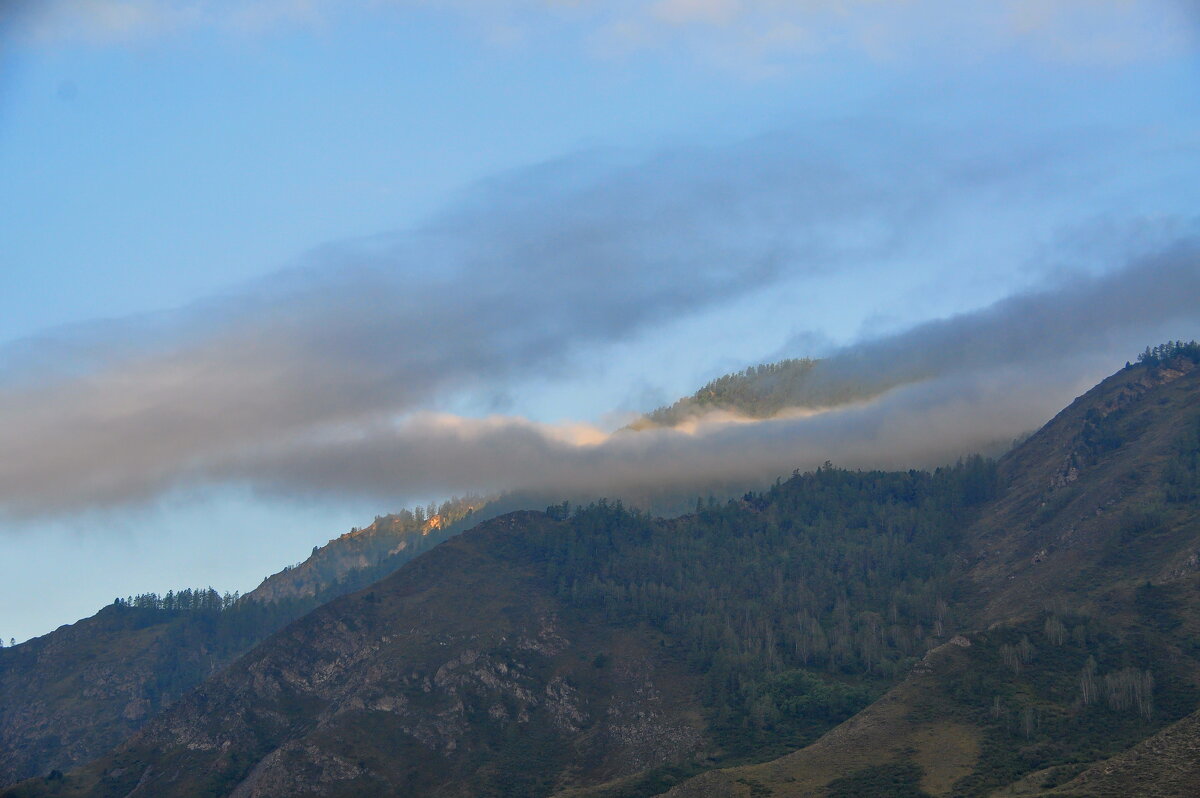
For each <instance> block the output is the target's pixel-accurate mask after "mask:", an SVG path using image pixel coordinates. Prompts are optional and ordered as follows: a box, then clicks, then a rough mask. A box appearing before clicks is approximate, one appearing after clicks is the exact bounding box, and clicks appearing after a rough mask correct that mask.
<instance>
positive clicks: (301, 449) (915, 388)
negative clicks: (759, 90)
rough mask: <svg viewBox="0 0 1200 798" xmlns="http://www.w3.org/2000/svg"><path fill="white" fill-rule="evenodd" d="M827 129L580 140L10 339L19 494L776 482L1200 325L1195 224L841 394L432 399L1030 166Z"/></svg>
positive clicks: (839, 356) (517, 370)
mask: <svg viewBox="0 0 1200 798" xmlns="http://www.w3.org/2000/svg"><path fill="white" fill-rule="evenodd" d="M863 135H867V134H863ZM806 144H807V145H811V144H812V142H805V141H801V140H799V139H798V138H797V137H794V136H779V137H772V138H764V139H761V140H756V141H754V142H750V143H747V144H742V145H737V146H734V147H729V148H725V149H714V150H694V151H693V150H688V151H675V152H666V153H663V154H661V155H659V156H657V157H655V158H651V159H648V160H643V161H639V162H636V163H621V162H620V161H619V159H616V158H612V157H609V156H603V155H591V156H587V157H579V158H574V159H566V160H563V161H560V162H556V163H552V164H547V165H544V166H542V167H539V168H536V169H528V170H523V171H519V172H515V173H513V174H510V175H507V176H505V177H503V178H501V179H497V180H494V181H491V182H489V183H486V184H484V185H481V186H478V187H476V188H475V189H474V190H473V191H471V192H468V194H466V195H465V196H464V197H463V198H462V200H461V201H460V202H459V203H458V204H456V205H455V206H454V207H452V208H449V209H447V210H446V211H445V212H444V213H443V214H441V215H440V216H438V217H437V218H435V219H433V220H432V221H430V222H429V223H428V224H427V225H425V226H424V227H422V228H421V229H419V230H416V231H413V232H410V233H404V234H396V235H392V236H385V237H379V238H376V239H370V240H365V241H357V242H352V243H348V244H338V245H331V246H327V247H324V248H322V249H320V250H317V251H315V252H313V253H312V254H311V255H310V256H308V257H307V258H306V259H305V260H304V262H303V263H302V264H301V265H300V266H298V267H296V268H294V269H292V270H290V271H288V272H285V273H282V274H277V275H275V276H273V277H271V278H270V279H268V280H263V281H261V282H260V283H258V284H256V285H253V286H250V287H247V288H244V289H242V290H240V291H236V292H233V293H230V294H229V295H226V296H223V297H217V298H214V299H211V300H209V301H207V302H204V303H201V304H198V305H196V306H194V307H192V308H189V309H187V310H185V311H182V312H178V313H172V314H164V315H162V316H159V317H154V318H145V319H135V320H124V321H117V322H109V323H98V324H93V325H87V326H84V327H80V328H76V329H72V330H65V331H55V332H52V333H48V334H46V335H44V336H41V337H39V338H38V339H36V340H31V341H26V342H23V343H19V344H15V345H11V346H9V347H8V348H7V349H6V350H4V351H0V451H3V452H4V453H5V457H4V458H3V460H2V461H0V511H2V512H4V513H6V514H7V515H8V516H9V517H30V516H44V515H53V514H59V513H69V512H74V511H78V510H86V509H90V508H96V507H104V506H110V505H115V504H120V503H125V502H131V501H144V500H147V499H152V498H153V497H155V496H157V495H160V494H162V493H163V492H165V491H168V490H171V489H173V488H177V487H181V486H195V485H204V484H212V483H218V484H219V483H228V482H238V483H248V484H249V485H251V486H253V487H256V488H259V489H262V490H265V491H270V492H274V493H280V494H284V495H310V494H317V495H332V496H337V495H344V494H361V495H369V496H378V497H380V499H381V500H382V501H384V502H386V503H387V504H388V505H393V504H395V503H396V501H398V500H403V499H405V498H407V497H420V496H428V495H430V494H436V495H442V494H449V493H454V492H465V491H472V490H473V491H490V490H495V489H505V488H535V489H536V488H541V487H551V488H553V487H558V486H562V487H563V488H567V487H572V488H584V487H586V488H590V489H595V490H606V489H607V488H608V486H620V485H622V484H638V483H643V484H644V483H646V482H647V481H658V482H663V483H667V482H672V481H677V482H678V481H690V480H694V479H707V478H710V477H721V478H729V477H737V476H740V475H747V476H752V477H757V476H759V475H762V476H764V477H768V478H769V477H770V476H771V475H773V474H778V473H788V472H790V471H791V470H792V468H796V467H807V466H810V465H813V464H817V463H820V462H822V461H823V460H825V459H832V460H835V461H836V462H838V463H842V464H846V465H863V466H868V465H907V464H929V463H933V462H937V461H938V460H939V459H945V458H948V457H951V456H953V455H954V454H956V453H958V452H962V451H968V450H970V449H971V448H973V447H976V446H978V445H980V444H982V443H987V442H991V441H994V440H995V439H997V438H1004V437H1011V436H1013V435H1016V434H1018V433H1020V432H1022V431H1024V430H1026V429H1028V428H1030V427H1033V426H1036V425H1038V424H1040V423H1041V422H1043V421H1044V420H1045V419H1046V418H1047V417H1048V416H1049V415H1050V414H1051V413H1052V412H1053V411H1054V410H1056V409H1057V408H1058V407H1060V406H1061V405H1062V404H1063V403H1064V402H1065V401H1066V400H1068V399H1069V398H1070V397H1071V396H1073V395H1074V393H1072V392H1078V390H1080V389H1081V387H1086V385H1083V383H1088V382H1093V381H1095V379H1097V378H1099V377H1101V376H1103V375H1104V374H1106V373H1108V372H1109V371H1111V370H1112V369H1113V368H1114V364H1115V365H1119V364H1120V362H1122V361H1123V360H1124V359H1125V358H1127V357H1130V356H1132V354H1133V353H1134V352H1136V351H1139V350H1140V349H1141V348H1142V347H1143V346H1145V345H1146V344H1149V343H1155V342H1157V341H1159V340H1161V339H1163V338H1164V337H1168V336H1169V337H1172V338H1174V337H1182V336H1192V335H1196V334H1200V330H1198V329H1197V327H1198V313H1200V302H1197V298H1198V297H1200V260H1198V259H1197V252H1198V251H1200V245H1198V244H1197V242H1196V240H1195V239H1191V238H1180V239H1179V240H1178V241H1177V242H1176V243H1174V244H1173V245H1171V246H1167V247H1162V248H1160V249H1159V250H1158V251H1157V252H1156V253H1154V254H1152V255H1148V256H1142V257H1139V258H1135V259H1133V260H1132V261H1131V262H1129V263H1128V264H1127V265H1125V266H1124V267H1122V268H1119V269H1116V270H1114V271H1109V272H1107V273H1103V274H1099V275H1093V276H1078V277H1075V278H1072V279H1063V280H1061V281H1060V282H1059V283H1058V284H1057V285H1054V286H1051V287H1048V288H1045V289H1044V290H1042V291H1040V292H1034V293H1027V294H1023V295H1018V296H1013V297H1010V298H1009V299H1005V300H1003V301H1000V302H998V303H996V304H994V305H992V306H991V307H988V308H985V309H983V310H981V311H978V312H975V313H971V314H967V315H962V316H956V317H953V318H949V319H945V320H942V321H936V322H930V323H926V324H922V325H920V326H917V327H915V328H913V329H911V330H909V331H908V332H904V333H901V334H898V335H892V336H888V337H884V338H879V339H875V340H869V341H866V342H864V343H862V344H860V345H857V346H854V347H851V348H848V349H845V350H843V351H841V352H837V353H835V354H834V355H833V356H832V357H831V358H829V359H828V360H827V361H826V362H825V363H824V364H822V368H821V369H820V371H819V375H820V378H821V379H824V380H828V381H831V383H836V382H838V381H841V382H842V383H845V384H859V385H861V384H870V383H872V382H874V383H876V384H877V385H878V387H879V389H880V390H882V389H884V388H893V387H894V386H903V387H902V388H899V389H895V390H889V391H888V392H887V393H885V394H883V395H882V396H880V397H878V398H877V399H876V400H875V401H873V402H871V403H869V404H866V405H862V406H856V407H847V408H842V409H839V410H838V411H837V412H829V413H821V414H817V415H814V416H812V417H809V418H795V417H792V418H778V419H775V420H771V421H766V422H762V423H756V424H747V423H736V424H731V423H719V422H718V421H716V420H709V422H708V423H705V424H701V425H700V427H699V428H697V429H695V430H691V434H687V433H685V432H684V431H671V430H657V431H650V432H645V433H641V434H639V435H629V434H618V435H611V436H609V435H607V434H606V433H604V432H601V431H599V430H588V429H583V428H580V429H575V430H571V431H565V430H564V429H563V428H557V427H545V426H539V425H537V424H533V423H531V422H528V421H524V420H521V419H512V418H507V419H505V418H496V419H488V420H483V421H480V420H469V419H453V418H451V417H446V416H434V415H431V411H432V410H434V409H436V408H438V407H444V406H445V404H444V403H445V402H446V401H447V399H448V398H451V397H453V396H455V395H457V394H461V393H462V392H464V391H471V390H476V391H478V390H485V391H486V390H494V389H498V388H503V387H504V386H505V385H506V384H508V383H511V382H513V381H518V380H521V379H528V378H530V377H533V376H536V377H545V376H546V375H547V374H554V373H556V372H560V371H562V370H564V369H565V368H566V364H567V363H568V361H569V358H570V357H571V356H572V355H573V354H575V353H576V352H578V351H579V350H580V349H581V348H583V347H596V346H597V345H605V344H611V343H615V342H618V341H627V340H630V339H632V338H635V337H637V336H643V335H647V334H649V333H650V332H651V331H652V329H653V328H654V327H656V326H658V325H662V324H665V323H668V322H671V321H672V320H676V319H681V318H685V317H688V316H690V315H693V314H696V313H699V312H701V311H704V310H706V309H710V308H713V307H716V306H719V305H722V304H724V303H729V302H731V301H733V300H735V299H736V298H738V297H740V296H745V295H747V294H749V293H751V292H755V291H761V290H763V289H764V288H769V287H771V286H773V285H776V284H779V283H781V282H782V281H785V280H791V281H795V280H799V279H803V278H804V276H805V275H811V274H816V273H821V272H822V271H827V270H831V269H835V268H836V269H839V270H848V269H855V268H863V267H865V266H866V265H868V264H871V263H873V262H874V261H875V259H876V258H877V257H879V256H880V253H889V252H894V251H895V250H897V249H903V248H905V247H906V246H912V242H913V241H914V240H915V239H920V240H925V239H926V238H927V237H928V235H929V234H930V230H931V229H932V228H936V227H937V226H938V219H939V218H940V216H939V214H945V213H951V212H952V210H953V208H954V207H955V206H956V205H961V203H962V202H964V201H970V199H971V198H972V197H976V196H979V195H980V194H982V195H987V196H989V197H990V196H993V195H994V194H995V193H996V192H998V191H1009V190H1014V191H1018V192H1019V188H1017V189H1012V188H1011V184H1012V183H1013V182H1014V180H1016V181H1017V182H1018V183H1019V182H1020V181H1019V180H1017V178H1016V176H1017V175H1019V174H1021V167H1020V163H1028V162H1029V160H1030V159H1029V158H1028V153H1027V152H1016V153H1015V154H1013V153H1012V151H1011V150H1012V148H1011V147H1010V146H1008V145H1007V144H1006V145H1005V146H1004V147H1003V148H1001V150H1002V151H1003V154H996V153H993V154H991V155H988V154H986V153H984V154H974V155H972V156H971V157H970V158H969V160H970V161H971V162H972V163H975V164H978V163H980V162H981V161H987V162H989V163H991V164H992V165H993V166H994V167H995V168H993V169H987V170H978V169H973V170H968V172H967V173H964V172H963V170H962V169H961V165H962V162H963V158H964V155H963V153H962V152H961V151H949V150H946V153H948V154H943V155H942V156H941V160H939V149H938V147H936V146H934V145H935V143H931V142H925V144H924V146H923V147H921V148H920V149H921V152H922V156H923V157H922V158H912V157H907V158H901V157H898V156H899V155H900V154H908V155H910V156H911V154H912V153H913V152H914V151H915V150H914V148H913V147H912V146H910V145H911V144H912V143H911V142H907V143H905V144H904V145H903V146H902V147H901V149H903V150H904V153H896V152H892V155H894V156H897V157H885V156H886V153H887V152H889V151H886V150H880V153H881V154H880V155H879V157H878V159H875V158H871V159H868V160H869V161H870V162H864V163H859V164H858V165H857V166H855V167H850V166H845V167H838V168H835V167H831V166H829V164H831V163H838V162H839V161H838V159H837V158H835V157H830V156H829V155H828V153H822V152H818V151H816V150H815V146H816V145H813V146H801V145H806ZM880 146H883V145H882V144H881V145H880ZM863 151H864V152H874V151H875V150H874V149H872V148H869V147H867V148H864V150H863ZM1047 157H1049V156H1047ZM1006 159H1014V160H1006ZM915 163H919V167H917V166H914V165H913V164H915ZM1027 168H1032V167H1027ZM918 172H919V176H920V178H921V179H920V180H916V179H914V178H915V176H917V174H918ZM864 219H869V220H871V222H872V224H870V225H866V226H864V224H863V220H864ZM871 231H874V232H871ZM781 322H782V323H784V324H786V323H789V320H781ZM795 354H797V355H803V354H805V353H804V352H797V353H795ZM654 368H655V364H647V370H648V371H650V372H652V371H653V370H654ZM999 375H1004V376H1003V379H1000V377H999Z"/></svg>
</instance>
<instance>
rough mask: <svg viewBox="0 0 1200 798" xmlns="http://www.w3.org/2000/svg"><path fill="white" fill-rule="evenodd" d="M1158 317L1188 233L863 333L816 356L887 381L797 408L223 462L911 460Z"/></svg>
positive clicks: (427, 432) (693, 476)
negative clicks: (815, 410) (897, 328)
mask: <svg viewBox="0 0 1200 798" xmlns="http://www.w3.org/2000/svg"><path fill="white" fill-rule="evenodd" d="M1168 331H1174V332H1176V333H1177V334H1179V335H1187V336H1193V335H1200V243H1198V242H1194V241H1193V242H1181V243H1180V244H1178V245H1177V246H1176V247H1174V248H1172V249H1171V250H1170V251H1168V252H1164V253H1161V254H1159V255H1156V256H1154V257H1149V258H1144V259H1140V260H1138V261H1135V262H1134V263H1131V264H1129V265H1127V266H1126V267H1125V268H1122V269H1119V270H1117V271H1115V272H1112V273H1110V274H1107V275H1104V276H1100V277H1093V278H1086V279H1080V280H1078V281H1075V282H1071V283H1067V284H1063V285H1059V286H1058V287H1055V288H1052V289H1047V290H1044V291H1040V292H1034V293H1029V294H1025V295H1022V296H1017V297H1012V298H1009V299H1006V300H1003V301H1001V302H998V303H996V304H994V305H992V306H991V307H988V308H986V309H984V310H982V311H980V312H977V313H973V314H967V315H962V316H958V317H955V318H951V319H947V320H943V321H937V322H931V323H927V324H923V325H920V326H919V327H917V328H914V329H912V330H910V331H908V332H906V333H903V334H900V335H896V336H893V337H889V338H886V339H882V340H875V341H870V342H867V343H864V344H862V345H860V346H858V347H854V348H851V349H847V350H845V351H843V352H841V353H839V354H836V355H834V356H833V357H832V358H830V360H829V361H828V365H829V367H830V372H831V373H832V374H833V375H834V376H832V377H830V379H835V378H842V379H871V378H873V376H874V375H875V374H876V372H881V373H883V374H885V375H890V376H891V377H893V378H895V381H904V382H907V383H908V384H906V385H902V386H901V387H899V388H895V389H893V390H890V391H888V392H886V393H884V394H883V395H882V396H881V397H880V398H878V399H876V400H874V401H871V402H868V403H864V404H860V405H854V406H848V407H844V408H841V409H837V410H832V411H827V412H824V413H819V414H817V415H811V416H807V417H799V418H786V417H781V418H777V419H774V420H769V421H762V422H754V423H728V422H722V421H713V422H711V423H708V424H703V423H702V424H701V425H700V427H699V430H698V431H697V432H696V433H695V434H686V433H683V432H680V431H677V430H672V429H657V430H652V431H647V432H636V433H635V432H630V431H622V432H619V433H616V434H614V435H612V436H611V437H609V438H608V439H607V440H605V441H604V442H602V443H598V444H595V445H585V446H579V445H577V444H575V443H572V442H567V441H564V440H562V439H561V436H559V435H558V434H556V430H554V429H553V428H544V427H539V426H538V425H535V424H531V423H529V422H526V421H522V420H519V419H492V420H488V421H482V422H480V421H468V420H458V421H453V422H442V423H438V422H437V421H436V420H435V421H434V422H433V423H420V424H418V423H414V424H408V425H401V426H399V427H387V428H378V429H375V430H373V431H372V432H371V434H369V435H363V436H360V437H356V438H354V439H352V440H344V441H340V442H326V443H324V444H322V445H320V446H315V447H314V446H308V445H304V444H301V445H299V446H295V447H289V448H287V449H285V450H283V451H279V452H273V453H260V455H262V456H261V457H251V458H249V459H248V460H246V461H243V462H242V463H240V464H238V465H236V466H235V467H234V473H235V474H236V475H237V477H238V478H241V479H247V480H250V481H252V482H254V483H255V484H258V485H259V486H260V487H262V488H264V489H267V490H272V491H279V492H283V493H294V492H304V493H313V494H320V493H322V492H325V491H329V492H331V493H333V494H335V495H336V494H338V493H343V492H348V493H355V492H360V493H366V494H368V495H374V496H380V497H384V496H388V495H389V493H390V492H394V491H395V489H396V486H397V485H404V486H405V487H406V488H409V489H411V490H412V491H413V492H414V494H417V495H419V494H420V493H421V492H429V491H436V490H442V491H445V490H447V489H448V488H452V489H454V490H459V491H464V490H470V489H474V490H496V489H519V488H538V489H541V490H542V491H543V493H544V492H545V491H546V490H554V489H558V490H562V491H563V492H564V493H567V492H581V491H582V492H591V493H593V494H595V493H605V492H609V493H616V494H619V493H621V491H622V490H634V491H635V492H636V491H638V490H640V489H642V488H644V487H645V486H646V485H648V484H656V485H663V486H672V485H674V486H683V487H686V486H687V485H689V484H690V485H697V486H703V485H705V484H709V483H714V482H721V481H729V480H739V479H740V480H746V479H751V480H763V481H768V480H770V479H772V478H773V477H775V476H777V475H781V474H787V473H789V472H790V471H791V470H792V469H794V468H811V467H814V466H816V465H819V464H820V463H822V462H823V461H825V460H826V459H832V460H834V461H835V462H837V463H838V464H840V465H846V466H852V467H912V466H930V465H935V464H939V463H944V462H947V461H948V460H951V459H953V458H955V457H957V456H961V455H963V454H966V453H970V452H972V451H978V450H980V449H983V448H985V447H990V446H994V445H995V444H996V443H997V442H999V441H1006V440H1011V439H1012V438H1013V437H1015V436H1016V435H1018V434H1020V433H1023V432H1026V431H1029V430H1030V429H1033V428H1036V427H1037V426H1040V425H1041V424H1042V423H1044V422H1045V421H1046V420H1048V419H1049V418H1050V417H1051V416H1052V415H1053V414H1054V413H1055V412H1057V411H1058V410H1059V409H1061V408H1062V407H1063V406H1065V405H1066V404H1067V403H1068V402H1069V401H1070V400H1071V399H1072V398H1073V397H1074V396H1076V395H1078V394H1079V393H1081V392H1082V391H1084V390H1086V389H1087V388H1089V387H1091V385H1092V384H1093V383H1094V382H1095V381H1097V380H1098V379H1099V378H1101V377H1103V376H1106V375H1107V373H1109V372H1111V371H1112V370H1114V368H1115V366H1116V365H1119V363H1120V358H1121V357H1122V355H1125V356H1131V355H1132V353H1133V352H1135V351H1137V350H1138V349H1140V347H1141V346H1143V345H1144V344H1145V343H1146V342H1148V341H1154V340H1159V338H1158V337H1156V336H1163V335H1165V334H1166V333H1167V332H1168Z"/></svg>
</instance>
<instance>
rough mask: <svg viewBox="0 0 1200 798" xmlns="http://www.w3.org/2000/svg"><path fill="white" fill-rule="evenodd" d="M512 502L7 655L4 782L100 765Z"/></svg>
mask: <svg viewBox="0 0 1200 798" xmlns="http://www.w3.org/2000/svg"><path fill="white" fill-rule="evenodd" d="M505 501H507V500H505ZM505 501H500V500H498V499H495V498H488V499H483V498H478V497H468V498H466V499H452V500H450V501H447V502H444V503H442V505H441V506H440V507H431V508H429V510H428V511H426V510H425V509H424V508H421V509H419V510H418V511H416V512H413V511H409V510H403V511H401V512H400V513H396V514H393V515H385V516H379V517H377V518H376V519H375V521H374V522H373V523H372V524H371V525H370V526H367V527H364V528H363V529H355V530H352V531H351V532H349V533H347V534H345V535H342V536H340V537H338V538H335V539H334V540H331V541H329V543H328V544H326V545H325V546H322V547H320V548H316V549H314V550H313V553H312V555H311V556H310V557H309V558H308V559H306V560H305V561H304V562H302V563H300V564H298V565H296V566H292V567H288V568H285V569H284V570H282V571H280V572H279V573H277V574H274V575H272V576H270V577H268V578H267V579H265V580H264V581H263V583H262V584H261V585H260V586H259V587H258V588H256V589H255V590H253V591H252V592H250V593H248V594H246V595H245V596H242V597H240V598H238V597H229V596H226V597H224V598H222V597H219V596H216V594H215V593H209V592H208V591H191V590H188V591H180V593H179V594H178V596H179V597H182V596H184V595H185V594H186V596H187V597H188V600H187V601H186V602H185V601H182V600H176V594H174V593H172V594H170V595H169V596H167V597H160V596H155V595H148V594H147V595H141V596H137V597H131V598H130V599H128V600H125V601H118V602H117V603H114V604H112V605H110V606H108V607H105V608H104V609H102V610H101V611H100V612H99V613H97V614H96V615H94V616H92V617H91V618H87V619H84V620H82V621H79V622H78V623H75V624H71V625H69V626H63V627H61V628H59V629H58V630H56V631H54V632H51V633H50V634H47V635H43V636H41V637H38V638H35V639H33V640H30V641H28V642H26V643H23V644H21V645H19V646H14V647H10V648H0V784H5V783H11V782H14V781H17V780H18V779H23V778H27V777H29V776H34V775H40V774H46V773H50V772H51V771H54V770H67V769H69V768H71V767H74V766H76V765H80V764H83V763H85V762H87V761H89V760H91V759H94V758H95V757H97V756H99V755H101V754H102V753H104V752H105V751H108V750H109V749H111V748H112V747H114V746H115V745H117V744H118V743H120V742H122V741H123V740H125V739H126V738H127V737H129V735H130V734H132V733H133V732H135V731H137V730H138V729H139V728H141V726H142V725H143V724H144V723H145V722H146V721H147V720H148V719H150V718H152V717H154V716H155V715H157V714H158V713H159V712H161V711H162V710H163V709H165V708H166V707H168V706H170V705H171V704H172V703H173V702H174V701H175V700H176V699H178V698H179V697H180V696H182V695H183V694H185V693H186V692H187V691H189V690H191V689H192V688H193V687H195V686H196V685H198V684H200V683H201V682H202V681H204V680H205V679H207V678H208V677H209V676H211V675H213V674H214V673H217V672H218V671H220V670H221V669H222V668H224V667H225V666H226V665H228V664H229V663H231V662H232V661H233V660H234V659H236V658H237V657H238V656H240V655H241V654H243V653H245V652H246V651H248V650H249V649H250V648H251V647H252V646H254V645H255V644H256V643H258V642H260V641H261V640H263V639H265V638H266V637H267V636H269V635H270V634H271V633H272V632H274V631H276V630H277V629H279V628H281V627H283V626H284V625H286V624H287V623H289V622H291V621H293V620H295V619H296V618H299V617H301V616H303V615H304V614H306V613H308V612H309V611H311V610H312V609H314V608H316V607H318V606H320V605H321V604H324V603H325V602H326V601H329V600H330V599H332V598H335V597H337V596H339V595H342V594H344V593H348V592H352V591H354V590H358V589H360V588H362V587H364V586H366V585H369V584H371V583H372V582H374V581H376V580H377V579H379V578H380V577H382V576H385V575H387V574H388V573H391V572H392V571H394V570H395V569H396V568H398V567H400V566H401V565H403V564H404V563H405V562H408V561H409V560H411V559H413V558H414V557H417V556H418V555H420V554H422V553H423V552H425V551H427V550H429V549H431V548H433V547H434V546H436V545H437V544H438V543H441V542H442V541H444V540H446V539H448V538H449V537H451V536H453V535H456V534H458V533H459V532H461V531H462V530H463V529H466V528H469V527H471V526H474V525H475V524H476V523H477V522H478V521H479V520H481V519H483V518H487V517H489V511H490V509H491V505H492V504H493V503H495V504H496V506H497V508H498V509H497V510H496V511H497V512H499V511H503V510H504V509H505V507H506V504H505ZM511 504H512V502H511V501H509V502H508V505H507V506H511ZM193 594H194V595H195V596H196V600H195V601H193V600H192V596H193Z"/></svg>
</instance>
